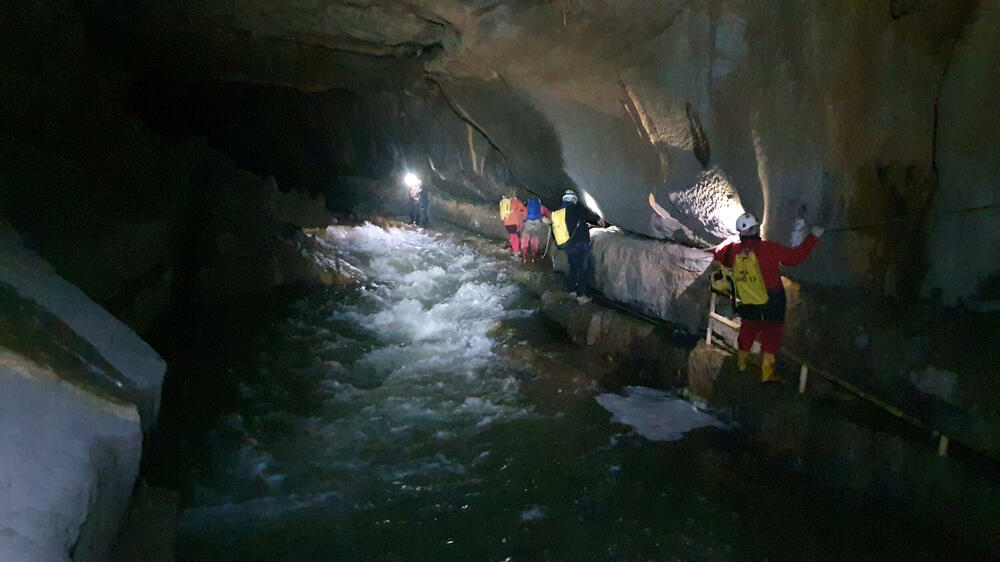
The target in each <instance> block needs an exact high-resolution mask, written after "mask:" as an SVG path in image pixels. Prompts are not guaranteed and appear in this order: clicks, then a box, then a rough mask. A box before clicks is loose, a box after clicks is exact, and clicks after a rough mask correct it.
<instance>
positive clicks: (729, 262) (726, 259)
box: [714, 234, 819, 291]
mask: <svg viewBox="0 0 1000 562" xmlns="http://www.w3.org/2000/svg"><path fill="white" fill-rule="evenodd" d="M817 242H819V238H816V237H815V236H813V235H812V234H810V235H808V236H806V239H805V240H803V241H802V244H799V245H798V246H796V247H795V248H789V247H788V246H783V245H781V244H778V243H777V242H770V241H768V240H761V239H760V238H747V239H745V240H743V239H740V237H739V236H733V237H732V238H728V239H726V240H725V241H724V242H723V243H722V244H719V245H718V246H716V248H715V252H714V253H715V259H716V260H718V261H719V262H720V263H721V264H722V265H724V266H726V267H733V260H734V259H735V256H736V254H738V253H740V252H741V251H742V250H744V249H749V250H752V251H753V253H754V254H756V256H757V263H758V264H760V273H761V276H762V277H763V278H764V288H766V289H767V290H768V291H772V290H777V289H781V288H782V285H781V272H780V271H778V265H779V264H780V265H799V264H800V263H802V262H803V261H805V259H806V258H807V257H809V252H811V251H812V249H813V247H814V246H816V243H817Z"/></svg>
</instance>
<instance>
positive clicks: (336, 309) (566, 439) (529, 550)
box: [144, 225, 963, 560]
mask: <svg viewBox="0 0 1000 562" xmlns="http://www.w3.org/2000/svg"><path fill="white" fill-rule="evenodd" d="M322 243H323V245H324V246H325V248H326V250H327V251H328V252H329V253H330V255H331V256H334V255H335V256H337V258H338V259H342V260H345V261H347V262H349V263H351V264H352V265H354V266H356V267H357V268H359V269H360V270H361V271H363V272H364V273H365V276H366V278H365V280H363V281H361V282H360V283H358V284H356V285H350V286H344V287H331V288H326V289H321V290H315V291H310V292H308V293H305V294H295V295H286V296H283V297H281V298H274V299H270V300H266V301H248V302H246V303H245V305H243V306H240V307H239V308H238V309H230V310H224V311H223V310H213V311H209V312H204V313H199V315H197V318H194V316H192V318H189V319H185V320H184V322H186V327H185V329H184V330H176V331H168V330H164V332H165V333H167V332H169V333H170V334H172V335H170V336H160V341H159V342H158V343H159V344H160V345H161V347H162V348H163V349H166V350H167V354H168V355H169V356H170V357H171V361H170V364H171V369H172V371H171V373H170V374H169V375H168V385H167V387H166V391H165V398H164V406H163V416H162V422H161V428H160V432H159V434H158V435H157V436H156V438H155V439H154V442H153V448H152V452H151V453H150V454H149V455H147V457H146V459H145V468H144V470H145V473H146V475H147V479H148V480H149V481H150V482H151V483H152V484H153V485H156V486H163V487H168V488H175V489H179V490H181V501H182V506H181V507H182V512H181V518H180V524H179V530H178V543H177V554H178V558H179V559H181V560H362V559H372V560H404V559H413V560H436V559H455V560H638V559H643V560H648V559H655V560H671V559H681V560H689V559H705V560H748V559H845V558H848V559H852V558H860V559H890V558H891V559H928V560H931V559H941V558H942V557H943V556H948V557H954V556H955V555H956V553H959V554H961V553H962V552H963V550H962V548H963V547H962V545H961V543H959V542H958V541H956V540H952V539H949V538H948V537H942V536H940V535H939V534H938V533H936V532H935V531H934V529H933V527H932V526H931V524H930V521H931V520H932V519H933V517H931V516H929V515H928V514H923V515H922V514H916V513H908V512H906V511H905V510H902V508H900V507H899V506H891V505H885V504H884V503H880V502H878V501H877V498H870V497H861V496H852V495H850V494H844V493H842V492H840V491H836V490H829V489H825V488H823V487H822V486H820V485H818V484H816V483H815V482H811V481H810V480H809V478H808V477H806V476H804V475H801V474H796V473H793V472H789V471H785V470H781V469H778V468H775V467H772V466H771V465H769V463H768V462H767V460H766V459H764V458H761V457H760V456H759V455H757V454H756V453H754V452H753V451H750V450H749V449H747V448H746V447H744V445H743V441H744V440H743V439H742V438H741V436H740V432H739V430H738V428H736V429H734V428H729V427H727V428H722V429H719V428H715V427H704V428H700V429H695V430H693V431H691V432H689V433H687V434H686V436H684V438H682V439H679V440H675V441H669V442H653V441H649V440H646V439H645V438H643V437H641V436H640V435H639V434H638V433H637V432H636V431H635V430H634V429H633V428H632V427H629V426H626V425H622V424H619V423H614V422H612V421H611V413H609V411H607V410H606V409H605V408H603V407H602V406H601V404H600V403H598V401H597V400H595V398H597V397H599V396H600V395H602V394H604V393H607V392H616V393H625V390H623V389H622V388H621V381H624V382H625V384H635V381H631V382H630V381H629V376H628V373H622V372H616V366H615V365H613V364H612V363H611V362H609V361H608V359H607V358H605V357H602V356H601V355H600V354H599V353H595V352H593V351H592V350H590V349H588V348H584V347H579V346H574V345H572V344H570V343H569V342H568V341H566V337H565V334H563V333H561V332H560V330H559V328H558V327H555V326H553V325H551V324H549V323H547V322H546V321H545V320H544V319H543V318H541V317H540V315H539V314H537V312H536V310H537V306H538V297H537V295H535V294H532V293H531V292H530V291H528V290H526V289H525V288H524V287H521V286H519V285H518V284H517V283H515V282H514V281H513V280H512V277H513V276H512V272H513V271H515V270H516V269H517V268H523V267H524V266H522V265H520V264H517V263H515V262H514V261H513V260H511V259H510V257H509V256H508V255H507V254H506V253H505V252H504V250H503V248H502V246H501V245H500V244H499V243H497V242H494V241H489V240H485V239H481V238H478V237H475V236H472V235H470V234H466V233H462V232H457V231H449V232H431V231H425V230H413V229H402V228H390V229H383V228H379V227H376V226H372V225H363V226H356V227H344V226H338V227H331V228H330V229H328V230H327V231H326V233H325V234H324V235H323V236H322ZM253 319H256V320H253ZM209 381H211V382H209ZM611 381H618V382H611ZM633 394H634V395H633V398H636V399H637V400H638V401H639V402H641V401H642V399H643V397H647V398H648V399H651V400H656V399H659V397H660V394H659V393H657V392H654V391H639V392H638V393H637V394H636V393H634V392H633Z"/></svg>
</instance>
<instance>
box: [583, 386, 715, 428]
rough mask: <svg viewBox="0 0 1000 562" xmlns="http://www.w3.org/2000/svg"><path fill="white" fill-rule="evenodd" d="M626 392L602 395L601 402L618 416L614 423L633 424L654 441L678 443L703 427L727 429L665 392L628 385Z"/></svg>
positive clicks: (599, 399) (710, 417)
mask: <svg viewBox="0 0 1000 562" xmlns="http://www.w3.org/2000/svg"><path fill="white" fill-rule="evenodd" d="M624 390H625V396H622V395H620V394H611V393H607V394H601V395H600V396H597V397H596V400H597V403H598V404H600V405H601V406H603V407H604V409H606V410H607V411H609V412H611V413H612V414H614V415H613V416H611V421H612V422H615V423H622V424H625V425H630V426H632V427H634V428H635V429H636V431H638V432H639V435H642V436H643V437H645V438H646V439H649V440H650V441H677V440H678V439H681V438H682V437H684V434H685V433H687V432H689V431H691V430H693V429H697V428H699V427H720V428H724V427H725V424H723V423H722V422H720V421H719V420H717V419H715V418H714V417H712V416H710V415H708V414H706V413H704V412H702V411H700V410H698V409H697V408H695V407H694V405H693V404H691V403H690V402H686V401H684V400H681V399H680V398H677V397H676V396H672V395H670V394H668V393H666V392H663V391H662V390H655V389H652V388H646V387H644V386H626V387H625V389H624Z"/></svg>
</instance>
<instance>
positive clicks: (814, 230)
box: [809, 226, 823, 238]
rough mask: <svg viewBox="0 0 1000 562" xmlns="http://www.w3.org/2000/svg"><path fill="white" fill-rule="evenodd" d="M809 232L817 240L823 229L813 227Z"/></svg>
mask: <svg viewBox="0 0 1000 562" xmlns="http://www.w3.org/2000/svg"><path fill="white" fill-rule="evenodd" d="M809 232H810V233H811V234H812V235H813V236H815V237H816V238H819V237H820V236H823V227H821V226H814V227H812V228H811V229H809Z"/></svg>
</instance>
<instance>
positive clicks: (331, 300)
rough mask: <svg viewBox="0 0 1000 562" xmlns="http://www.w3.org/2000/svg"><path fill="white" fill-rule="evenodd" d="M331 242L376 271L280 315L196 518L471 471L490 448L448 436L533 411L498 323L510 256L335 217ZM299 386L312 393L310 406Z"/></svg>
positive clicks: (229, 424) (203, 488) (202, 491)
mask: <svg viewBox="0 0 1000 562" xmlns="http://www.w3.org/2000/svg"><path fill="white" fill-rule="evenodd" d="M322 241H323V243H324V244H326V245H328V246H329V248H330V250H331V251H333V252H336V253H337V255H338V256H340V257H341V258H342V259H346V260H347V261H349V262H350V263H352V264H353V265H356V266H357V267H359V268H360V269H362V270H363V271H364V272H365V273H366V274H367V276H368V278H369V279H371V280H372V281H370V282H368V283H367V284H365V285H364V286H362V287H360V288H357V289H349V290H342V291H334V292H327V293H323V294H321V295H318V296H314V297H310V298H307V299H304V300H303V301H300V302H298V303H296V305H295V306H294V309H293V314H292V315H291V316H290V317H289V318H288V319H287V320H285V321H284V323H283V324H282V325H281V326H279V327H278V333H279V334H280V337H279V340H280V341H283V342H284V343H285V344H287V345H283V346H281V347H279V348H278V349H276V350H271V351H269V352H268V354H267V355H265V356H263V357H262V365H263V366H262V372H263V374H264V376H263V377H260V378H259V379H258V380H257V382H256V384H248V385H245V386H244V387H243V389H242V392H243V394H244V396H245V398H247V400H246V401H245V402H246V403H247V408H246V410H247V411H246V412H244V413H242V415H241V416H240V417H238V418H235V417H234V418H230V419H228V420H227V421H226V423H224V424H223V425H222V427H220V428H219V429H218V430H216V432H215V433H216V435H217V436H218V438H219V439H220V440H225V439H227V438H228V439H229V440H232V439H237V440H239V441H240V442H241V445H240V446H239V448H238V449H237V451H236V452H235V454H231V455H229V456H230V458H229V462H231V463H232V464H231V465H230V466H228V467H223V469H222V470H221V471H220V472H219V473H218V474H217V476H218V478H215V479H207V480H205V481H203V482H201V483H200V488H199V494H198V497H197V501H198V503H200V504H202V505H203V506H204V507H203V508H201V509H200V510H199V509H197V508H196V509H194V510H189V512H188V513H187V514H186V517H187V518H189V519H191V518H194V519H196V518H198V517H199V515H208V514H212V516H213V517H214V516H217V515H218V513H219V512H220V506H227V505H228V506H231V508H232V509H233V510H244V511H247V512H248V513H255V512H256V510H257V509H259V505H261V504H260V500H257V499H255V498H260V497H266V496H276V495H281V496H284V497H286V498H293V499H290V500H286V501H285V502H283V503H279V504H278V505H283V506H285V508H286V509H295V508H296V507H297V506H301V507H306V506H310V505H313V504H314V503H315V501H314V499H313V496H316V495H323V497H329V494H330V493H334V492H335V493H338V494H343V495H344V496H346V497H349V498H354V499H355V500H356V499H357V498H358V497H360V496H362V495H364V494H365V493H370V492H372V491H374V490H380V489H384V487H385V486H397V487H399V486H407V485H408V484H407V482H406V480H407V479H413V478H428V477H439V476H440V475H445V476H449V475H462V474H464V473H465V472H466V467H467V465H469V464H470V463H473V462H475V460H476V459H477V458H479V457H481V456H483V455H488V454H489V451H487V450H485V449H484V450H479V451H466V450H465V447H457V449H462V451H461V453H462V454H461V455H457V454H456V453H457V451H456V450H455V449H456V447H455V446H453V445H450V444H449V442H456V441H458V442H462V441H466V440H469V439H474V438H475V435H476V434H477V433H478V432H480V431H482V430H483V428H484V427H486V426H488V425H490V424H492V423H495V422H497V421H503V420H511V419H518V418H523V417H526V416H530V415H531V412H532V408H531V406H530V405H525V404H521V403H519V402H518V399H517V397H518V386H519V385H518V381H517V378H516V377H515V376H514V371H513V370H512V369H511V368H510V367H509V366H508V365H507V364H506V363H505V361H504V360H502V359H501V358H499V357H498V356H497V355H496V354H495V353H494V352H493V351H492V348H493V346H494V344H495V342H494V341H493V340H492V339H491V338H490V337H489V336H488V330H489V328H490V327H491V326H492V325H493V324H495V323H496V322H497V321H499V320H500V319H501V318H502V317H503V316H504V315H505V314H508V313H509V312H507V311H505V309H504V303H505V302H506V301H508V300H510V299H511V297H513V296H514V294H515V291H516V289H515V287H514V285H513V284H511V283H510V282H509V281H508V279H507V277H508V275H507V271H506V269H505V267H504V265H505V264H503V262H502V261H501V260H502V258H503V256H502V255H499V254H497V253H480V252H478V251H477V250H475V249H473V248H471V247H467V246H463V245H461V244H457V243H455V242H453V241H450V240H449V239H448V238H446V237H444V236H441V235H436V234H432V233H429V232H426V231H417V230H410V229H399V228H390V229H382V228H379V227H376V226H372V225H367V224H366V225H364V226H360V227H354V228H349V227H331V228H330V229H328V230H327V232H326V234H325V236H324V237H323V240H322ZM296 395H301V398H302V399H303V400H305V401H312V402H314V404H313V405H312V406H311V407H304V408H300V407H298V405H297V404H296V398H297V396H296ZM307 395H308V396H307ZM317 397H319V398H318V400H319V402H318V403H315V401H316V400H317ZM220 448H224V447H220ZM295 498H298V499H299V500H296V499H295ZM251 500H253V501H254V502H256V503H248V502H251ZM348 501H349V500H348ZM265 505H268V506H271V505H273V504H272V503H269V504H265Z"/></svg>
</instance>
